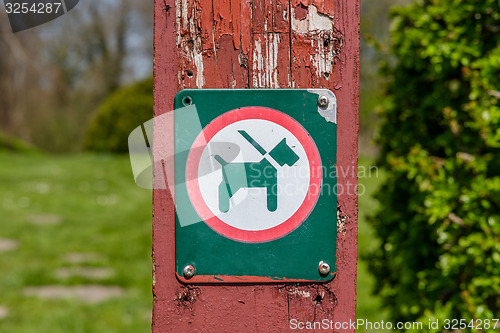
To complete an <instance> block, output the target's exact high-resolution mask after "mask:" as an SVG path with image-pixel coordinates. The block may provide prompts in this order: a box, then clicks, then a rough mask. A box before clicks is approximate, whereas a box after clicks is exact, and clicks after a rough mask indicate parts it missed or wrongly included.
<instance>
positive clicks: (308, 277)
mask: <svg viewBox="0 0 500 333" xmlns="http://www.w3.org/2000/svg"><path fill="white" fill-rule="evenodd" d="M188 105H191V106H195V107H196V108H192V110H196V111H194V112H195V113H194V114H193V112H191V114H189V115H188V113H187V112H186V113H185V114H183V113H182V110H179V112H176V113H175V149H176V154H175V204H176V229H175V232H176V246H175V249H176V265H177V267H176V272H177V275H178V278H179V279H180V280H182V281H184V282H189V283H194V282H203V283H213V282H215V283H224V282H231V283H234V282H276V281H327V280H330V279H332V278H333V277H334V274H335V255H336V244H335V243H336V228H337V222H336V191H337V188H336V100H335V95H334V94H333V93H332V92H330V91H328V90H324V89H318V90H291V89H289V90H287V89H282V90H262V89H261V90H250V89H246V90H182V91H180V92H179V93H178V94H177V96H176V100H175V106H176V109H178V108H181V107H183V106H188ZM196 118H198V119H199V126H196V123H197V121H198V119H196ZM200 128H201V130H199V129H200ZM183 151H184V153H183Z"/></svg>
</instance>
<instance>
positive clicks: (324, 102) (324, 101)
mask: <svg viewBox="0 0 500 333" xmlns="http://www.w3.org/2000/svg"><path fill="white" fill-rule="evenodd" d="M328 103H329V101H328V97H326V96H319V98H318V105H319V106H320V107H322V108H326V107H327V106H328Z"/></svg>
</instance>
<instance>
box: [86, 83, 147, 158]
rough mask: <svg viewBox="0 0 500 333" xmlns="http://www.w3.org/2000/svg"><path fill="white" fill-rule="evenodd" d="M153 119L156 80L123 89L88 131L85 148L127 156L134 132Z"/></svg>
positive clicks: (101, 107) (105, 103) (107, 104)
mask: <svg viewBox="0 0 500 333" xmlns="http://www.w3.org/2000/svg"><path fill="white" fill-rule="evenodd" d="M151 118H153V80H152V79H147V80H144V81H141V82H138V83H135V84H133V85H130V86H127V87H124V88H121V89H119V90H117V91H116V92H114V93H113V94H112V95H111V96H110V97H108V98H107V99H106V100H105V101H104V102H103V103H102V104H101V106H100V107H99V109H98V111H97V114H96V116H95V117H94V119H93V120H92V122H91V123H90V125H89V128H88V130H87V133H86V136H85V141H84V149H86V150H92V151H100V152H113V153H125V152H127V151H128V140H127V139H128V136H129V134H130V132H132V130H134V129H135V128H136V127H137V126H140V125H141V124H142V123H144V122H145V121H148V120H150V119H151Z"/></svg>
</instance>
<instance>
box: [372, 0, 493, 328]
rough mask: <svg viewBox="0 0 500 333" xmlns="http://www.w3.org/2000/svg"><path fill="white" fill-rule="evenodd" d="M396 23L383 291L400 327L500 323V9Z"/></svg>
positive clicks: (434, 7)
mask: <svg viewBox="0 0 500 333" xmlns="http://www.w3.org/2000/svg"><path fill="white" fill-rule="evenodd" d="M392 19H393V22H392V23H393V24H392V29H391V42H392V46H391V48H390V52H391V53H392V55H393V56H394V57H395V60H396V61H395V62H394V64H393V65H390V64H386V65H384V66H383V69H382V72H383V74H384V75H385V76H387V77H388V78H389V80H390V82H389V83H388V85H387V87H386V98H385V102H384V105H383V106H382V108H381V109H382V111H381V116H382V122H383V124H382V126H381V128H380V132H379V135H378V142H379V144H380V145H381V155H380V159H379V163H381V165H382V166H384V167H385V168H386V169H387V170H388V172H387V173H388V178H387V180H386V181H385V183H384V185H383V187H382V188H381V190H380V191H379V193H378V199H379V201H380V203H381V206H380V209H379V210H378V212H377V213H376V216H375V217H374V218H373V224H374V226H375V229H376V231H377V234H378V237H379V238H380V239H381V241H382V244H383V245H382V247H381V249H380V250H379V251H378V252H377V253H375V254H373V256H372V261H371V269H372V271H373V272H374V274H375V275H376V277H377V280H378V287H377V292H378V293H380V294H381V295H383V297H384V300H385V302H386V303H387V305H388V306H389V308H390V310H391V313H392V317H393V318H392V319H393V320H421V321H422V322H424V323H427V322H428V318H436V319H440V322H441V324H442V323H443V320H444V319H446V318H448V319H451V318H458V319H460V318H463V319H466V320H472V319H474V320H476V319H483V320H484V319H492V318H495V316H497V318H498V314H499V313H500V103H499V100H500V91H499V90H500V2H499V1H498V0H423V1H422V0H421V1H417V2H415V3H413V4H411V5H410V6H407V7H404V8H397V9H394V10H393V11H392ZM467 323H470V322H467ZM425 326H426V325H425V324H424V328H425ZM442 327H443V326H442V325H441V327H440V329H439V330H438V331H441V330H442ZM483 327H484V326H483ZM467 330H471V329H470V328H468V329H467ZM467 330H466V331H467ZM471 331H475V330H471ZM483 331H492V330H491V329H489V330H488V329H483Z"/></svg>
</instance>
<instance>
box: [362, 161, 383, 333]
mask: <svg viewBox="0 0 500 333" xmlns="http://www.w3.org/2000/svg"><path fill="white" fill-rule="evenodd" d="M373 166H374V161H373V160H371V159H364V158H360V160H359V171H360V173H359V204H358V209H359V214H358V285H357V308H356V318H358V319H364V320H367V321H371V322H373V323H374V322H380V321H381V320H384V321H387V318H388V312H387V310H385V309H384V308H383V306H382V302H381V300H380V298H379V297H377V296H375V295H373V293H372V291H373V288H374V286H375V280H374V277H373V276H372V275H370V273H369V268H368V262H367V261H366V259H365V258H364V254H366V253H370V252H371V251H372V250H373V249H375V248H376V247H377V246H379V242H378V241H377V240H376V238H375V233H374V230H373V228H372V227H371V225H370V224H369V223H368V221H367V219H368V216H369V215H372V214H373V212H374V211H375V210H376V209H377V206H378V203H377V201H376V199H375V198H374V194H375V192H376V191H377V189H378V187H379V186H380V184H381V181H382V180H383V179H384V174H383V172H382V170H380V169H373V168H371V167H373ZM377 170H378V171H377ZM363 192H364V193H363ZM368 331H369V330H364V329H359V330H358V332H368ZM377 332H384V330H377Z"/></svg>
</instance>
